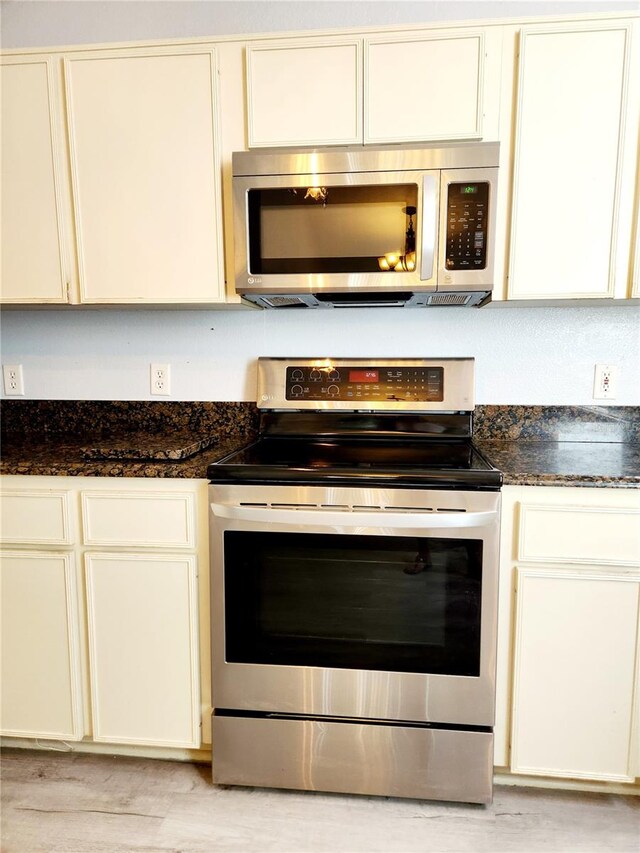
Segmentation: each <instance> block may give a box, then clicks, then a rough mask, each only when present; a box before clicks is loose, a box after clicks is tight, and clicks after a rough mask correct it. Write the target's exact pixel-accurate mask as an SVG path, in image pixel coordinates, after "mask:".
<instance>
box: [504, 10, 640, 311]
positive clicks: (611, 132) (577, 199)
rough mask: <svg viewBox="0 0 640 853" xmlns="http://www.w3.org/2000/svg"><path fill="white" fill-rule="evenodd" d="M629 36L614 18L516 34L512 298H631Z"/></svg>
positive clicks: (633, 161) (632, 88) (638, 74)
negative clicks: (517, 52)
mask: <svg viewBox="0 0 640 853" xmlns="http://www.w3.org/2000/svg"><path fill="white" fill-rule="evenodd" d="M631 30H632V24H631V23H630V22H628V21H624V20H619V21H615V20H614V21H611V20H609V21H602V22H600V23H590V24H587V23H576V24H570V25H569V24H567V25H564V24H563V25H558V26H550V25H545V26H543V27H537V28H525V29H523V30H522V31H521V33H520V42H519V44H520V47H519V51H520V52H519V62H518V67H517V78H518V83H517V92H516V104H515V110H516V114H515V140H514V154H513V156H514V172H513V200H512V210H511V243H510V258H509V283H508V298H509V299H550V298H558V297H560V298H594V297H601V298H602V297H610V298H613V297H619V298H624V297H626V296H628V295H629V293H628V290H627V288H628V281H629V278H630V276H629V265H630V256H631V233H632V224H633V204H634V187H635V182H636V169H637V134H638V113H639V110H638V105H639V103H640V99H639V90H640V66H639V65H638V50H637V45H635V46H634V50H633V53H632V38H631V36H632V33H631ZM636 41H637V39H636Z"/></svg>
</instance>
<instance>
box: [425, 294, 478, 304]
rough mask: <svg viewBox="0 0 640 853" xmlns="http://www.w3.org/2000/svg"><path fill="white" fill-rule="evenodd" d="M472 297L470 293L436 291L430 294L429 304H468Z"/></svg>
mask: <svg viewBox="0 0 640 853" xmlns="http://www.w3.org/2000/svg"><path fill="white" fill-rule="evenodd" d="M470 299H471V297H470V295H469V294H468V293H436V294H435V295H434V296H430V297H429V299H428V301H427V304H428V305H466V304H467V302H468V301H469V300H470Z"/></svg>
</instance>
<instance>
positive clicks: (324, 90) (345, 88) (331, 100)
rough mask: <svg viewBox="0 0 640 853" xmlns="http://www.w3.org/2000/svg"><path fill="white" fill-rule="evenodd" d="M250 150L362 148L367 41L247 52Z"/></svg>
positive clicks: (311, 42)
mask: <svg viewBox="0 0 640 853" xmlns="http://www.w3.org/2000/svg"><path fill="white" fill-rule="evenodd" d="M247 101H248V135H249V147H250V148H259V147H268V146H274V145H347V144H349V143H354V144H355V143H358V142H362V41H361V39H351V40H335V41H325V40H319V39H304V40H302V41H291V40H288V41H286V42H268V43H266V44H254V45H252V46H251V47H248V48H247Z"/></svg>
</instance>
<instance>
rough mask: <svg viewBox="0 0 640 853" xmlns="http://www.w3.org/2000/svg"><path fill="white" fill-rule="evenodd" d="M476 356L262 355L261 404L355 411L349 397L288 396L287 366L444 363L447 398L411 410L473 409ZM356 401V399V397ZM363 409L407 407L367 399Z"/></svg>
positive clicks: (430, 365) (270, 407)
mask: <svg viewBox="0 0 640 853" xmlns="http://www.w3.org/2000/svg"><path fill="white" fill-rule="evenodd" d="M474 366H475V361H474V359H473V358H441V359H426V358H403V359H393V358H379V359H371V358H315V359H314V358H259V359H258V408H261V409H313V410H316V411H318V410H321V409H324V410H331V411H352V410H353V409H354V403H350V402H349V401H347V400H327V401H326V402H324V401H318V400H300V399H296V400H287V399H286V398H285V391H284V389H285V384H286V383H285V377H286V369H287V367H317V368H319V369H321V370H331V369H332V368H337V369H340V368H341V367H362V368H367V367H389V368H391V367H444V371H445V373H444V400H443V401H442V402H438V403H429V402H422V403H411V406H410V407H409V408H410V410H411V411H416V412H417V411H420V412H457V411H462V412H470V411H472V410H473V409H474V408H475V397H474V393H475V391H474V389H475V382H474ZM354 402H355V401H354ZM360 408H362V409H366V410H375V411H383V412H403V411H407V408H408V407H407V404H406V403H404V402H402V401H388V402H376V403H367V402H366V401H363V403H362V405H361V406H360Z"/></svg>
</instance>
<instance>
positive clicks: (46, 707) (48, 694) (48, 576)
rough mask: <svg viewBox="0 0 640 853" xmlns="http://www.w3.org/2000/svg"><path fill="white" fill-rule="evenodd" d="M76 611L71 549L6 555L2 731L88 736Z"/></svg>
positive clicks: (0, 596)
mask: <svg viewBox="0 0 640 853" xmlns="http://www.w3.org/2000/svg"><path fill="white" fill-rule="evenodd" d="M78 611H79V608H78V598H77V591H76V566H75V560H74V556H73V554H72V553H64V552H60V553H52V552H47V551H6V552H3V553H2V555H1V562H0V615H1V618H2V623H1V642H2V647H1V667H2V668H1V673H2V691H1V694H0V696H1V699H0V726H1V728H2V732H3V734H5V735H13V736H14V737H30V738H60V739H62V740H80V739H81V738H82V736H83V716H82V680H81V676H80V620H79V612H78Z"/></svg>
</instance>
